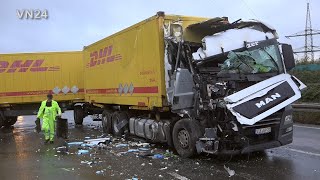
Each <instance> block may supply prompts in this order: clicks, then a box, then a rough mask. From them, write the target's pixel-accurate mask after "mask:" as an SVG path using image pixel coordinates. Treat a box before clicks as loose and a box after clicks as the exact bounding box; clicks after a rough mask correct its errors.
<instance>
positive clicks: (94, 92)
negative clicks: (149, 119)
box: [84, 16, 205, 108]
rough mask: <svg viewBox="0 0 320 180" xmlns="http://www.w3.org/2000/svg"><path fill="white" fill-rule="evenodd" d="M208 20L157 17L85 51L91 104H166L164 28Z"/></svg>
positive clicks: (88, 98)
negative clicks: (171, 24)
mask: <svg viewBox="0 0 320 180" xmlns="http://www.w3.org/2000/svg"><path fill="white" fill-rule="evenodd" d="M177 20H183V22H184V24H183V26H184V27H186V26H187V25H189V24H192V23H197V22H200V21H203V20H205V18H192V17H180V16H166V17H164V16H153V17H151V18H149V19H147V20H144V21H142V22H140V23H137V24H135V25H133V26H131V27H129V28H127V29H124V30H122V31H120V32H118V33H116V34H113V35H111V36H109V37H107V38H105V39H102V40H100V41H98V42H96V43H94V44H91V45H89V46H87V47H85V48H84V63H85V92H86V93H85V99H86V101H87V102H95V103H101V104H119V105H133V106H145V107H149V108H151V107H162V106H165V105H166V88H165V76H164V53H165V52H164V32H163V25H164V24H165V23H168V22H171V21H177Z"/></svg>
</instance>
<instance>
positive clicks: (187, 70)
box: [75, 12, 305, 157]
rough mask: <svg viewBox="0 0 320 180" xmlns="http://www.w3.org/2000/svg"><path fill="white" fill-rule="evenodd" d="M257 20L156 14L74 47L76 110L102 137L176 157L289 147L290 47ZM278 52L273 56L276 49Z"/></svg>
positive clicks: (293, 87) (297, 84) (294, 89)
mask: <svg viewBox="0 0 320 180" xmlns="http://www.w3.org/2000/svg"><path fill="white" fill-rule="evenodd" d="M277 38H278V35H277V33H276V30H275V29H273V28H271V27H269V26H267V25H265V24H263V23H262V22H259V21H242V20H238V21H236V22H232V23H230V22H229V21H228V18H226V17H222V18H213V19H209V18H198V17H186V16H175V15H165V14H164V13H163V12H159V13H158V14H157V15H156V16H153V17H151V18H148V19H146V20H144V21H142V22H140V23H138V24H135V25H133V26H131V27H129V28H127V29H124V30H122V31H120V32H118V33H115V34H113V35H111V36H109V37H106V38H104V39H102V40H100V41H98V42H95V43H93V44H91V45H89V46H87V47H85V48H84V50H83V52H84V66H85V68H84V69H85V70H84V71H85V75H84V87H85V101H86V103H84V104H82V105H78V106H77V108H75V120H76V122H77V123H78V124H79V123H82V119H83V117H84V115H87V114H93V112H94V111H95V112H99V110H100V112H102V125H103V129H104V131H105V132H106V133H113V134H114V135H116V136H121V135H129V134H130V135H135V136H139V137H142V138H145V139H147V140H149V141H152V142H162V143H167V144H168V145H169V146H173V147H174V148H175V149H176V150H177V152H178V153H179V154H180V155H181V156H183V157H190V156H192V155H194V154H195V153H201V152H205V153H210V154H234V153H247V152H252V151H258V150H263V149H267V148H273V147H277V146H282V145H285V144H288V143H291V142H292V126H293V122H292V108H291V105H290V104H291V103H292V102H294V101H295V100H297V99H299V98H300V96H301V93H300V90H302V89H303V88H305V85H304V84H303V83H302V82H301V81H299V80H298V79H296V78H295V77H293V76H291V75H289V74H287V70H290V69H292V68H293V67H294V66H295V64H294V58H293V51H292V47H291V46H290V45H288V44H280V43H279V42H278V41H277ZM280 49H281V50H280Z"/></svg>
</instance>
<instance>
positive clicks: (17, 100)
mask: <svg viewBox="0 0 320 180" xmlns="http://www.w3.org/2000/svg"><path fill="white" fill-rule="evenodd" d="M83 84H84V83H83V61H82V52H47V53H21V54H0V105H2V106H3V105H5V104H21V103H32V102H39V101H42V100H44V99H45V98H46V94H48V93H53V94H54V99H55V100H57V101H69V100H81V99H82V100H83V99H84V90H83Z"/></svg>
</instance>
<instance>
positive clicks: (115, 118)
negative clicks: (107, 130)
mask: <svg viewBox="0 0 320 180" xmlns="http://www.w3.org/2000/svg"><path fill="white" fill-rule="evenodd" d="M123 120H126V121H129V119H128V115H127V113H125V112H114V113H113V115H112V134H113V135H114V136H116V137H120V136H122V135H124V134H125V132H128V125H126V126H125V127H123V128H121V129H119V130H117V126H118V124H119V123H120V122H121V121H123Z"/></svg>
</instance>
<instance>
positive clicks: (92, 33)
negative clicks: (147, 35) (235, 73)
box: [0, 0, 320, 53]
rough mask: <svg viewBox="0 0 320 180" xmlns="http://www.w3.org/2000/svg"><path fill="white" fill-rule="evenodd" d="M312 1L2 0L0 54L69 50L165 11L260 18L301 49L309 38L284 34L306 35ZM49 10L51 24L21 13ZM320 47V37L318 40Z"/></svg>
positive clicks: (316, 8) (318, 14)
mask: <svg viewBox="0 0 320 180" xmlns="http://www.w3.org/2000/svg"><path fill="white" fill-rule="evenodd" d="M309 1H310V3H311V18H312V20H313V21H312V23H313V24H312V25H313V28H314V29H320V1H319V0H309ZM306 2H307V1H306V0H199V1H195V0H161V1H153V0H126V1H125V0H117V1H108V0H90V1H89V0H1V2H0V53H16V52H39V51H69V50H82V47H83V46H85V45H88V44H91V43H93V42H95V41H97V40H99V39H102V38H104V37H106V36H108V35H110V34H113V33H115V32H117V31H119V30H121V29H123V28H126V27H128V26H130V25H133V24H135V23H137V22H139V21H141V20H143V19H146V18H148V17H150V16H153V15H155V14H156V12H157V11H165V13H166V14H179V15H189V16H203V17H217V16H228V17H229V19H230V20H231V21H232V20H237V19H239V18H242V19H259V20H261V21H264V22H266V23H268V24H270V25H272V26H273V27H274V28H276V29H277V31H278V34H279V36H280V40H281V41H282V42H287V43H291V44H293V46H294V47H295V48H298V47H302V46H303V45H304V39H303V37H301V38H295V39H291V40H288V39H286V38H285V37H284V36H285V35H290V34H293V33H296V32H299V31H302V30H303V29H304V26H305V14H306ZM22 9H40V10H43V9H47V10H48V15H49V18H48V19H47V20H25V19H24V20H21V19H19V18H18V16H17V12H16V11H17V10H22ZM314 41H315V43H314V44H315V45H318V46H320V35H319V36H315V37H314Z"/></svg>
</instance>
